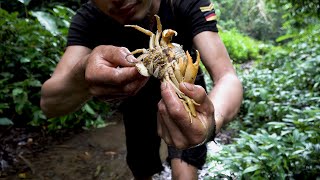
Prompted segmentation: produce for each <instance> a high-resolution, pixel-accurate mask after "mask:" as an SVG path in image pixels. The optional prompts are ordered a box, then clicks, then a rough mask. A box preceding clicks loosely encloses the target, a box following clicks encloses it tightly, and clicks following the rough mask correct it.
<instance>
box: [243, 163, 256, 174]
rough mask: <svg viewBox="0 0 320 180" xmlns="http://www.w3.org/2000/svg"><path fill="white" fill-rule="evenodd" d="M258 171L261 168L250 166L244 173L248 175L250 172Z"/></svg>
mask: <svg viewBox="0 0 320 180" xmlns="http://www.w3.org/2000/svg"><path fill="white" fill-rule="evenodd" d="M258 169H260V166H259V165H254V166H250V167H248V168H246V169H245V170H244V171H243V172H242V173H243V174H246V173H249V172H253V171H256V170H258Z"/></svg>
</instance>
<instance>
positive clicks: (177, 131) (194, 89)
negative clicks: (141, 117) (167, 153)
mask: <svg viewBox="0 0 320 180" xmlns="http://www.w3.org/2000/svg"><path fill="white" fill-rule="evenodd" d="M180 90H181V91H182V92H184V93H185V94H186V95H187V96H188V97H190V98H192V99H194V100H195V101H196V102H197V103H199V104H200V106H195V108H196V110H197V117H193V116H191V117H192V118H193V120H192V123H191V121H190V116H189V113H188V112H187V111H186V110H185V108H184V105H183V103H182V102H181V100H180V99H179V97H178V96H177V95H176V93H175V91H174V89H173V88H172V86H171V85H170V84H169V83H166V82H162V84H161V96H162V100H161V101H160V102H159V104H158V109H159V110H158V134H159V136H160V137H161V138H162V139H164V141H165V142H166V143H167V144H168V145H172V146H175V147H176V148H178V149H185V148H189V147H193V146H196V145H198V144H200V143H202V142H204V141H205V140H206V138H208V137H207V136H208V135H209V134H211V133H212V132H209V131H211V130H212V126H213V125H214V124H213V123H214V122H213V121H214V107H213V104H212V102H211V100H210V99H209V97H208V96H207V94H206V92H205V90H204V88H202V87H201V86H198V85H193V84H189V83H180Z"/></svg>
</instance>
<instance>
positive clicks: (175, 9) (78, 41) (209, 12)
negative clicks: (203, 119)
mask: <svg viewBox="0 0 320 180" xmlns="http://www.w3.org/2000/svg"><path fill="white" fill-rule="evenodd" d="M158 15H159V16H160V18H161V23H162V26H163V29H169V28H170V29H173V30H176V31H177V32H178V36H176V37H173V40H172V42H175V43H178V44H181V45H183V47H184V49H185V50H190V49H191V48H192V39H193V37H194V36H195V35H197V34H198V33H200V32H203V31H213V32H217V31H218V30H217V27H216V20H215V12H214V9H213V5H212V3H210V0H172V2H171V1H170V0H162V1H161V5H160V9H159V12H158ZM150 24H151V23H150V22H146V21H141V23H139V24H138V25H140V26H142V27H144V28H146V29H149V30H152V31H153V32H155V31H156V25H154V26H153V27H150ZM153 24H155V23H153ZM149 38H150V37H148V36H147V35H145V34H143V33H141V32H139V31H137V30H135V29H132V28H127V27H124V26H123V25H121V24H119V23H118V22H116V21H115V20H113V19H112V18H110V17H109V16H107V15H105V14H104V13H103V12H102V11H100V10H99V9H98V8H97V7H96V6H95V5H94V4H93V3H92V2H90V1H89V2H88V3H86V4H84V5H83V6H82V7H81V8H80V9H79V10H78V11H77V14H76V15H75V16H74V17H73V19H72V22H71V26H70V29H69V35H68V42H67V46H71V45H82V46H86V47H88V48H90V49H93V48H95V47H96V46H99V45H114V46H123V47H127V48H128V49H129V50H130V51H133V50H135V49H138V48H148V43H149Z"/></svg>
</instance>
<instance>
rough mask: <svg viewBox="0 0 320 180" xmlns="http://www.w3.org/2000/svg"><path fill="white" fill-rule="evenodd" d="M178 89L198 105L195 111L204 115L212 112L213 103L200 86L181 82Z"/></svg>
mask: <svg viewBox="0 0 320 180" xmlns="http://www.w3.org/2000/svg"><path fill="white" fill-rule="evenodd" d="M179 88H180V90H181V91H182V92H183V93H185V95H186V96H188V97H189V98H192V99H193V100H194V101H196V102H197V103H199V104H200V106H196V110H197V111H199V112H201V113H205V114H206V115H211V114H212V113H213V112H214V107H213V103H212V101H211V100H210V99H209V97H208V95H207V93H206V91H205V89H204V88H203V87H202V86H199V85H194V84H190V83H186V82H183V83H180V87H179Z"/></svg>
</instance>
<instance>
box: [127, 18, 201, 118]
mask: <svg viewBox="0 0 320 180" xmlns="http://www.w3.org/2000/svg"><path fill="white" fill-rule="evenodd" d="M155 17H156V21H157V32H156V34H154V33H153V32H151V31H149V30H146V29H144V28H142V27H140V26H137V25H125V26H126V27H132V28H135V29H136V30H138V31H141V32H143V33H144V34H146V35H148V36H150V41H149V49H144V48H142V49H136V50H135V51H133V52H132V54H133V55H134V54H138V53H141V55H139V56H138V57H137V60H138V62H137V63H136V64H135V66H136V68H137V69H138V71H139V73H140V74H142V75H143V76H151V75H153V76H154V77H156V78H158V79H160V80H161V81H166V82H168V83H170V84H171V85H172V87H174V90H175V92H176V94H177V95H178V97H179V98H180V99H181V102H182V103H183V105H184V108H185V109H186V111H187V112H188V113H189V117H190V122H191V123H192V117H196V116H197V112H196V109H195V106H197V105H199V104H198V103H196V102H195V101H194V100H193V99H191V98H189V97H188V96H186V95H185V94H184V93H183V92H181V91H180V89H179V84H180V83H181V82H188V83H192V84H193V83H194V81H195V78H196V76H197V73H198V69H199V63H200V54H199V52H198V51H196V52H197V59H196V61H195V63H193V60H192V58H191V56H190V54H189V52H188V51H187V52H185V51H184V50H183V49H182V47H181V46H180V45H179V44H176V43H172V42H171V39H172V37H173V36H174V35H177V32H176V31H174V30H171V29H166V30H164V31H162V24H161V21H160V17H159V16H157V15H155Z"/></svg>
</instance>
